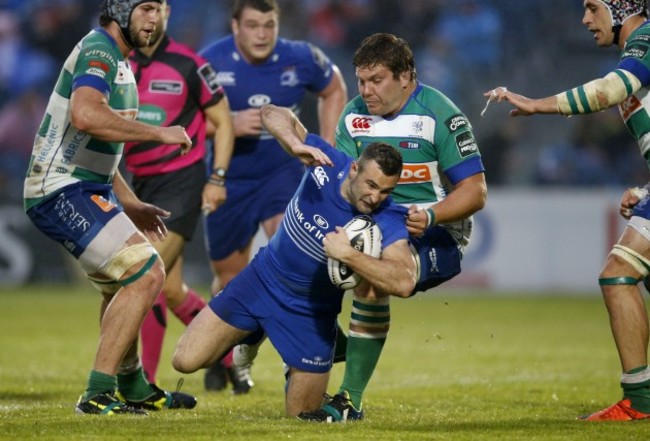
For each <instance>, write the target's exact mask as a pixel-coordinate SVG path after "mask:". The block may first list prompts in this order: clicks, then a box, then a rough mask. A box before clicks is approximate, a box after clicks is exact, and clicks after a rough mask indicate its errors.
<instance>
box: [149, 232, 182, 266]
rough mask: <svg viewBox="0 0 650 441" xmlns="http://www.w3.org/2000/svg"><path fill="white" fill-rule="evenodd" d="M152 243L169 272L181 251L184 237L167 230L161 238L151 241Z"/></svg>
mask: <svg viewBox="0 0 650 441" xmlns="http://www.w3.org/2000/svg"><path fill="white" fill-rule="evenodd" d="M152 245H153V246H154V247H155V248H156V250H157V251H158V254H159V255H160V258H161V259H162V260H163V262H164V264H165V270H167V271H168V272H169V271H170V270H171V268H172V266H173V265H174V264H175V263H176V260H177V259H178V257H179V256H180V255H181V254H182V253H183V248H184V247H185V239H184V238H183V236H181V235H179V234H178V233H175V232H173V231H169V232H168V233H167V236H166V237H165V238H164V239H163V240H161V241H157V242H152Z"/></svg>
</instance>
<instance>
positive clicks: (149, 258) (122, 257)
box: [88, 242, 158, 293]
mask: <svg viewBox="0 0 650 441" xmlns="http://www.w3.org/2000/svg"><path fill="white" fill-rule="evenodd" d="M157 258H158V252H157V251H156V249H155V248H154V247H153V246H152V245H151V244H150V243H146V242H142V243H138V244H135V245H129V246H127V247H126V248H122V249H121V250H119V251H118V252H117V253H115V254H114V255H113V256H112V257H111V258H110V259H109V260H108V261H107V262H106V263H105V264H104V265H103V266H102V267H101V268H100V271H101V272H102V273H103V274H105V275H106V276H108V277H109V279H108V280H105V279H98V278H95V277H90V276H88V278H89V279H90V282H91V283H92V284H93V286H95V288H97V289H98V290H99V291H102V292H105V293H116V292H117V291H119V289H120V288H121V287H123V286H126V285H129V284H131V283H133V282H135V281H136V280H138V279H139V278H141V277H142V276H144V275H145V274H147V273H148V272H149V270H150V269H151V267H152V266H153V265H154V263H155V262H156V259H157ZM143 260H146V263H145V264H144V265H143V267H142V268H140V270H139V271H138V272H136V273H135V274H133V275H132V276H129V277H127V278H126V279H124V280H121V278H122V276H124V273H126V272H127V271H128V270H129V269H130V268H131V267H132V266H133V265H135V264H137V263H138V262H141V261H143Z"/></svg>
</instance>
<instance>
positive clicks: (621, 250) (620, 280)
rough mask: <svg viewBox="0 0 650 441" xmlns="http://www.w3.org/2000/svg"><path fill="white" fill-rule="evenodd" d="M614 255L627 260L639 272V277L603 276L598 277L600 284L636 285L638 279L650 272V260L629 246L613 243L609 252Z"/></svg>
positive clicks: (643, 277)
mask: <svg viewBox="0 0 650 441" xmlns="http://www.w3.org/2000/svg"><path fill="white" fill-rule="evenodd" d="M610 254H613V255H615V256H618V257H620V258H621V259H623V260H624V261H625V262H627V263H628V264H629V265H630V266H631V267H632V268H634V269H635V270H636V271H638V273H639V274H640V277H639V278H636V277H632V276H621V277H603V278H600V279H598V283H599V284H600V285H601V286H602V285H636V284H637V283H639V281H640V280H643V279H645V278H646V277H648V274H650V260H648V259H646V258H645V257H643V256H642V255H641V254H639V253H637V252H636V251H634V250H633V249H631V248H628V247H626V246H623V245H618V244H617V245H614V248H613V249H612V251H611V253H610Z"/></svg>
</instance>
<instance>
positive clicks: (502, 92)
mask: <svg viewBox="0 0 650 441" xmlns="http://www.w3.org/2000/svg"><path fill="white" fill-rule="evenodd" d="M483 96H485V97H487V99H488V100H487V102H486V103H485V107H484V108H483V111H482V112H481V116H483V115H484V114H485V112H486V111H487V108H488V106H489V105H490V103H491V102H493V101H496V102H497V103H500V102H502V101H507V102H509V103H510V104H512V105H513V106H515V109H513V110H511V111H510V116H529V115H533V114H535V113H538V110H537V107H536V102H537V100H533V99H530V98H526V97H525V96H523V95H519V94H516V93H513V92H510V91H509V90H508V88H507V87H503V86H501V87H497V88H495V89H492V90H488V91H487V92H485V93H484V94H483Z"/></svg>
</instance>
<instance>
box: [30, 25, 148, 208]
mask: <svg viewBox="0 0 650 441" xmlns="http://www.w3.org/2000/svg"><path fill="white" fill-rule="evenodd" d="M82 86H89V87H93V88H95V89H97V90H99V91H101V92H102V93H104V94H105V95H106V96H107V98H108V103H109V106H110V107H111V109H113V110H114V111H115V112H117V113H119V114H120V115H122V116H123V117H124V118H126V119H131V120H133V119H135V117H136V116H137V112H138V92H137V88H136V83H135V78H134V76H133V73H132V72H131V69H130V67H129V64H128V62H127V61H126V60H125V59H124V58H123V57H122V54H121V52H120V51H119V48H118V47H117V43H116V42H115V41H114V40H113V38H112V37H110V36H109V35H108V34H107V33H106V32H105V31H104V30H103V29H96V30H93V31H91V32H90V33H89V34H88V35H86V36H85V37H84V38H83V39H82V40H81V41H80V42H79V43H78V44H77V45H76V46H75V48H74V49H73V51H72V53H71V54H70V55H69V56H68V59H67V60H66V61H65V63H64V65H63V68H62V69H61V73H60V74H59V78H58V80H57V83H56V86H55V88H54V91H53V92H52V94H51V96H50V100H49V102H48V105H47V109H46V111H45V116H44V117H43V121H42V122H41V125H40V128H39V130H38V133H37V134H36V139H35V141H34V148H33V150H32V157H31V160H30V165H29V169H28V171H27V177H26V179H25V188H24V198H25V201H24V204H25V209H26V210H28V209H29V208H31V207H33V206H35V205H37V204H39V203H40V202H42V201H43V200H44V199H47V198H48V197H49V196H51V195H53V194H54V193H56V192H58V191H59V190H60V189H62V188H64V187H66V186H68V185H70V184H74V183H76V182H79V181H88V182H97V183H111V182H112V181H113V176H114V174H115V172H116V170H117V167H118V164H119V162H120V159H121V157H122V149H123V147H124V143H116V142H104V141H100V140H98V139H94V138H92V137H90V136H89V135H87V134H86V133H84V132H82V131H79V130H77V129H75V128H74V127H73V126H72V125H71V123H70V97H71V95H72V91H73V90H75V89H76V88H78V87H82Z"/></svg>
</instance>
